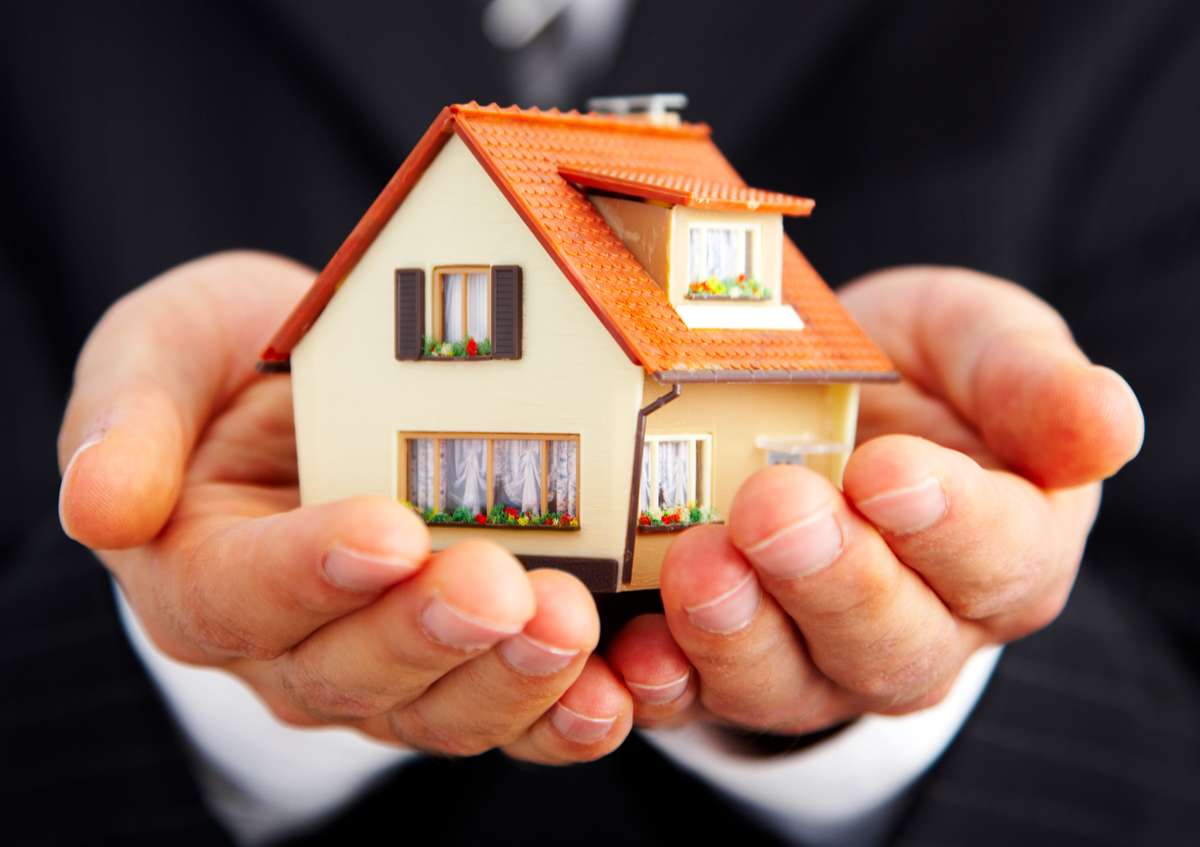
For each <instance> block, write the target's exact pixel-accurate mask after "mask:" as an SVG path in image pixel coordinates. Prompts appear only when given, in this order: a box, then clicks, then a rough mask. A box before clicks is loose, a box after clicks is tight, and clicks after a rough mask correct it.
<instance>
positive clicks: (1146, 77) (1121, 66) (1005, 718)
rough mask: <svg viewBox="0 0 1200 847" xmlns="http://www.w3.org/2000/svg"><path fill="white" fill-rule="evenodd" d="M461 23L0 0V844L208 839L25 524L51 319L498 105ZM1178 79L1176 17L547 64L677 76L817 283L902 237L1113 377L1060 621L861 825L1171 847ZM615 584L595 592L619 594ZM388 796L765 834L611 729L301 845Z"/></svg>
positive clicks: (608, 838)
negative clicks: (1111, 419) (447, 116)
mask: <svg viewBox="0 0 1200 847" xmlns="http://www.w3.org/2000/svg"><path fill="white" fill-rule="evenodd" d="M479 13H480V6H479V5H478V4H476V3H467V2H463V3H438V4H411V5H408V4H400V3H392V4H374V3H367V2H342V3H339V4H337V5H336V6H335V5H329V6H319V5H315V4H304V5H298V4H292V3H284V2H283V0H278V2H275V1H274V0H256V2H247V3H205V4H195V5H192V6H180V5H177V4H159V3H151V2H145V3H124V4H105V5H98V4H82V3H80V4H66V5H60V4H54V5H49V4H46V5H42V4H39V5H33V4H30V5H23V6H16V7H13V8H10V9H9V10H7V11H5V12H3V13H0V14H2V15H3V19H2V20H3V25H0V110H2V111H0V153H2V154H3V161H4V163H5V172H6V179H5V189H4V191H2V192H0V360H2V361H4V362H5V365H4V367H3V370H2V374H3V376H2V377H0V379H2V380H3V382H2V384H0V387H2V388H3V390H4V392H5V396H7V397H8V398H9V406H8V413H7V414H5V415H0V434H2V435H3V436H4V437H3V438H0V443H2V444H4V445H5V446H6V447H7V450H5V451H4V452H3V454H0V472H2V473H3V479H4V480H5V482H6V483H7V485H5V486H4V489H3V491H0V505H2V506H3V508H2V509H0V557H2V558H0V668H2V669H3V679H4V686H3V691H4V696H3V698H0V745H2V746H0V797H2V798H3V808H4V812H5V814H4V815H3V816H2V817H0V832H3V831H5V829H7V830H8V831H9V832H11V833H12V834H13V840H15V841H17V842H18V843H39V842H41V843H137V842H145V843H155V844H157V843H206V844H207V843H220V842H221V841H223V840H225V839H226V838H227V836H226V834H225V833H223V832H222V830H221V829H220V827H219V826H218V825H217V824H216V822H215V821H214V820H213V818H212V817H211V815H210V814H209V812H208V811H207V810H206V809H205V807H204V806H203V804H202V803H201V801H200V798H199V794H198V792H197V789H196V786H195V783H194V779H193V776H192V771H191V769H190V767H189V763H188V755H189V753H188V751H187V750H186V748H185V746H184V744H183V743H182V741H181V740H180V738H179V737H178V736H177V733H176V731H175V729H174V728H173V726H172V724H171V723H170V720H169V718H168V716H167V715H166V714H165V712H164V711H163V708H162V705H161V703H160V701H159V699H158V697H157V695H156V693H155V691H154V689H153V687H152V686H151V684H150V683H149V681H148V680H147V679H146V677H145V676H144V674H143V672H142V671H141V668H140V666H139V665H138V663H137V661H136V659H135V658H134V657H133V655H132V654H131V653H130V651H129V648H128V646H127V644H126V642H125V640H124V636H123V634H122V633H121V631H120V629H119V624H118V622H117V620H116V618H115V615H114V612H113V607H112V600H111V593H110V591H109V588H108V585H107V582H106V577H105V575H104V573H103V571H102V570H101V568H100V567H99V566H98V565H97V564H96V562H95V560H94V559H93V558H92V557H91V555H90V554H89V553H87V551H85V550H82V549H81V548H79V547H77V546H76V545H74V544H72V543H71V542H69V541H67V540H66V539H65V538H64V537H63V536H62V535H61V532H60V531H59V530H58V528H57V524H56V521H55V517H54V501H55V493H56V486H57V475H56V474H55V472H54V452H53V439H54V432H55V429H56V426H57V420H58V417H59V415H60V414H61V408H62V404H63V401H64V398H65V396H66V392H67V390H68V387H69V374H70V367H71V364H72V362H73V360H74V357H75V355H76V354H77V352H78V349H79V346H80V344H81V342H82V339H83V337H84V335H85V334H86V332H87V331H88V329H89V328H90V327H91V325H92V324H93V323H94V322H95V321H96V319H97V318H98V317H99V314H100V313H101V311H102V310H103V308H104V307H105V306H106V305H107V304H108V303H110V302H111V301H112V300H113V299H115V298H116V297H117V296H119V295H120V294H121V293H122V292H123V291H126V290H128V289H129V288H131V287H133V286H135V285H137V284H139V283H141V282H143V281H144V280H146V279H148V278H149V277H150V276H152V275H154V274H155V273H157V272H158V271H160V270H162V269H164V268H166V267H169V266H171V265H174V264H177V263H178V262H180V261H182V260H185V259H187V258H190V257H193V256H195V255H199V254H202V253H206V252H209V251H212V250H217V249H224V248H227V247H233V246H251V247H258V248H264V249H269V250H277V251H279V252H282V253H286V254H288V255H292V256H295V257H297V258H300V259H302V260H305V261H307V262H309V263H311V264H314V265H320V264H321V263H322V262H323V261H324V260H325V259H326V258H327V257H328V256H329V255H330V254H331V253H332V251H333V250H334V249H335V248H336V246H337V245H338V243H339V242H340V240H341V238H342V237H343V236H344V235H345V233H346V232H348V231H349V229H350V228H351V227H352V226H353V224H354V223H355V222H356V220H357V219H358V217H359V215H360V214H361V213H362V211H363V210H364V209H365V208H366V207H367V205H368V204H369V202H370V200H371V199H372V198H373V196H374V194H375V193H376V192H377V191H378V190H379V189H380V187H381V186H382V185H383V183H384V182H385V181H386V180H387V178H388V176H390V174H391V172H392V171H393V170H394V168H395V167H396V166H397V164H398V163H399V162H400V161H401V160H402V159H403V157H404V156H405V154H406V153H407V152H408V150H409V149H410V147H411V145H412V144H413V142H414V141H415V139H416V138H417V137H418V136H419V134H420V132H421V131H423V129H424V128H425V126H426V125H427V124H428V122H429V121H430V120H431V119H432V118H433V116H434V115H435V114H436V112H437V110H438V108H440V107H441V106H442V105H445V104H446V103H449V102H455V101H461V100H469V99H479V100H481V101H488V100H493V99H495V100H499V101H501V102H508V101H511V100H512V99H513V97H512V95H511V94H510V93H509V91H510V88H511V86H510V85H509V83H508V82H507V79H508V76H507V74H508V72H509V69H510V68H511V63H512V60H511V57H509V56H506V55H504V54H503V53H502V52H500V51H498V50H496V49H495V48H493V47H491V46H490V45H489V44H488V43H487V42H486V40H485V39H484V38H483V36H482V35H481V32H480V28H479V26H478V18H479ZM548 37H551V38H553V37H554V33H553V32H551V33H549V34H548ZM447 55H454V56H455V57H456V59H455V61H453V62H449V63H448V62H446V61H445V60H444V59H445V57H446V56H447ZM1197 84H1200V7H1197V6H1196V5H1195V4H1190V3H1187V2H1178V3H1167V2H1148V3H1139V4H1136V5H1135V4H1126V5H1122V6H1104V7H1101V6H1100V5H1099V4H1093V3H1079V4H1068V3H1056V4H1035V3H1028V4H1022V3H1016V4H1004V5H1002V6H997V7H995V8H990V7H989V8H982V7H979V6H974V5H972V6H970V7H968V6H966V5H965V4H959V3H954V2H928V3H921V4H915V5H913V6H903V5H897V4H893V3H882V2H867V0H857V1H856V2H851V0H842V2H827V3H825V2H821V3H819V2H812V3H805V4H786V5H785V4H756V3H740V4H733V5H731V4H728V3H715V2H712V3H709V2H692V3H689V4H687V5H686V7H683V11H682V12H681V11H680V8H678V7H673V6H672V5H671V4H666V3H649V2H643V3H640V4H638V5H637V6H636V8H635V10H634V14H633V18H632V20H631V21H630V23H629V25H628V31H627V34H626V37H625V39H624V41H623V44H622V47H621V49H620V52H619V54H618V56H617V59H616V61H615V63H614V64H613V65H612V66H611V67H608V68H606V69H603V70H602V71H601V72H598V73H597V74H596V75H593V77H591V78H587V79H584V80H582V81H581V83H580V89H581V90H580V92H579V93H580V95H581V96H582V94H583V93H584V91H583V89H585V88H586V89H587V93H613V92H639V91H645V90H685V91H687V92H688V93H689V94H690V95H691V97H692V107H691V109H690V110H689V116H693V117H695V118H697V119H703V120H707V121H709V122H710V123H712V124H713V125H714V128H715V136H716V140H717V142H718V143H719V144H720V145H721V147H722V149H723V150H724V151H725V152H726V153H727V155H729V157H730V158H731V159H732V160H733V162H734V163H735V165H737V166H738V167H739V168H740V169H741V170H742V172H743V174H744V175H745V176H746V178H747V179H748V181H749V182H751V184H760V185H767V186H769V187H771V188H778V189H780V190H785V191H792V192H795V193H800V194H805V195H809V196H814V197H816V198H817V200H818V207H817V208H818V212H817V214H816V215H815V216H814V217H813V218H811V219H809V220H803V221H800V222H798V223H796V224H795V226H791V225H789V226H790V230H791V232H792V235H793V236H794V237H795V238H796V239H797V241H798V243H799V244H800V246H801V247H802V249H804V250H805V251H806V253H807V254H808V256H809V257H810V258H811V259H812V261H813V263H814V264H815V265H816V266H817V268H819V269H820V270H821V271H822V272H823V273H824V274H825V275H826V277H827V278H829V279H830V280H831V281H834V282H837V281H840V280H843V279H846V278H848V277H850V276H852V275H854V274H856V273H859V272H862V271H866V270H868V269H870V268H873V267H878V266H881V265H888V264H896V263H901V262H912V261H920V262H945V263H958V264H964V265H968V266H971V267H976V268H980V269H982V270H985V271H990V272H993V273H996V274H999V275H1002V276H1006V277H1010V278H1013V279H1016V280H1018V281H1020V282H1022V283H1023V284H1026V285H1027V286H1028V287H1030V288H1031V289H1032V290H1034V291H1035V292H1037V293H1038V294H1040V295H1041V296H1043V297H1045V298H1047V299H1048V300H1050V302H1051V303H1053V304H1054V305H1055V306H1056V307H1058V308H1059V309H1060V310H1062V311H1063V313H1064V314H1065V315H1066V317H1067V319H1068V321H1069V322H1070V323H1071V325H1072V326H1073V328H1074V329H1075V331H1076V333H1077V336H1078V338H1079V340H1080V343H1081V345H1082V346H1083V347H1084V349H1085V350H1086V351H1088V352H1089V353H1090V354H1091V355H1092V356H1093V357H1094V358H1095V359H1097V360H1098V361H1101V362H1103V363H1105V364H1109V365H1112V366H1114V367H1116V368H1117V369H1118V370H1120V371H1122V372H1123V373H1125V374H1127V375H1128V376H1129V378H1130V380H1131V382H1132V383H1133V385H1134V386H1135V388H1136V389H1137V390H1138V392H1139V394H1140V396H1141V398H1142V400H1143V403H1144V406H1145V408H1146V413H1147V419H1148V433H1149V434H1148V439H1147V443H1146V447H1145V450H1144V452H1143V455H1142V456H1141V457H1140V458H1139V459H1138V460H1137V462H1135V463H1134V464H1133V465H1132V466H1130V467H1129V468H1128V469H1126V470H1125V471H1123V472H1122V473H1121V474H1120V475H1119V476H1118V477H1117V478H1116V479H1115V480H1114V481H1113V482H1112V483H1110V484H1109V486H1108V487H1107V489H1106V496H1105V501H1106V502H1105V505H1104V509H1103V512H1102V516H1101V519H1100V522H1099V524H1098V526H1097V529H1096V532H1095V534H1094V536H1093V539H1092V543H1091V544H1090V546H1089V550H1088V554H1087V561H1086V563H1085V565H1084V569H1083V572H1082V574H1081V577H1080V581H1079V584H1078V586H1077V588H1076V591H1075V593H1074V595H1073V598H1072V600H1071V602H1070V604H1069V605H1068V607H1067V610H1066V612H1065V613H1064V615H1063V617H1062V619H1061V620H1059V621H1058V622H1057V623H1055V624H1054V625H1053V626H1052V627H1050V628H1049V629H1048V630H1047V631H1045V632H1043V633H1040V634H1038V635H1036V636H1033V637H1031V638H1029V639H1026V640H1024V641H1022V642H1020V643H1018V644H1016V645H1013V646H1012V647H1011V648H1009V650H1008V651H1007V653H1006V654H1005V657H1004V658H1003V659H1002V661H1001V663H1000V665H999V667H998V670H997V672H996V676H995V678H994V679H993V682H992V684H991V685H990V687H989V688H988V691H987V692H986V694H985V695H984V698H983V700H982V702H981V704H980V705H979V707H978V709H977V710H976V712H975V713H974V715H973V716H972V718H971V719H970V721H969V722H968V724H967V726H966V728H965V729H964V731H963V733H962V735H961V736H960V737H959V739H958V740H957V741H956V742H955V743H954V745H953V746H952V747H951V749H950V750H949V752H948V753H947V754H946V755H945V756H944V757H943V758H942V760H941V761H940V762H939V763H938V764H937V765H936V767H935V768H934V769H933V770H932V772H931V774H930V775H929V776H928V778H927V779H926V780H925V781H924V782H923V784H922V785H921V786H920V787H919V789H918V790H917V791H916V792H915V793H914V795H913V798H912V800H911V803H910V805H909V807H908V808H907V810H906V813H905V815H904V816H903V818H902V820H901V822H900V824H899V826H898V828H897V831H896V832H895V833H894V840H895V841H896V842H898V843H905V844H907V843H911V844H961V843H966V842H971V843H982V844H991V843H996V844H1001V843H1004V844H1010V843H1013V842H1015V841H1018V840H1022V839H1023V840H1025V841H1026V842H1029V843H1056V844H1057V843H1098V844H1104V843H1112V844H1128V843H1144V844H1160V843H1172V842H1180V841H1187V840H1191V839H1192V838H1194V837H1195V832H1196V829H1197V824H1196V821H1195V809H1196V806H1197V801H1198V800H1200V797H1198V794H1197V789H1196V786H1197V785H1198V784H1200V719H1198V717H1197V716H1198V715H1200V709H1198V708H1197V707H1198V706H1200V703H1198V699H1197V682H1196V680H1197V659H1196V648H1197V645H1198V644H1200V624H1198V620H1200V618H1198V617H1197V615H1196V612H1195V609H1196V608H1197V602H1198V601H1200V578H1198V576H1197V570H1196V563H1197V558H1198V556H1197V554H1198V553H1200V530H1198V529H1197V522H1196V520H1195V518H1194V517H1193V514H1192V509H1193V508H1194V507H1195V505H1196V504H1197V503H1200V499H1198V498H1197V497H1196V495H1195V493H1194V490H1193V487H1192V486H1193V484H1194V481H1195V480H1197V479H1200V460H1198V458H1197V452H1196V448H1195V441H1194V440H1193V439H1192V438H1191V437H1190V436H1191V435H1192V432H1193V431H1194V429H1195V421H1196V420H1197V418H1198V416H1200V391H1198V390H1197V388H1196V385H1195V380H1196V376H1195V375H1196V374H1197V373H1200V347H1198V346H1197V345H1196V344H1195V342H1194V340H1193V335H1194V327H1195V324H1196V321H1197V318H1200V308H1197V307H1198V306H1200V295H1198V294H1197V286H1196V280H1197V279H1198V278H1200V169H1198V168H1197V167H1196V161H1195V160H1196V155H1195V154H1196V151H1197V150H1198V149H1200V109H1198V107H1197V105H1196V104H1197V99H1196V86H1197ZM272 329H273V327H264V328H263V332H264V338H265V337H266V335H267V334H269V332H270V331H271V330H272ZM618 601H619V603H621V604H625V605H624V606H622V607H621V608H612V609H608V611H609V612H611V613H613V614H620V613H622V612H625V613H627V612H628V611H629V609H628V604H629V603H630V602H641V603H644V602H647V599H646V598H641V599H640V600H638V601H629V600H628V599H626V598H614V599H613V600H611V601H609V602H608V604H607V605H609V606H613V605H615V604H617V602H618ZM797 790H803V787H802V786H798V787H797ZM414 809H419V810H420V813H427V812H428V813H436V814H437V816H438V820H439V821H440V822H441V823H442V826H443V827H444V830H443V832H444V837H443V838H442V839H441V840H443V841H445V842H447V843H479V842H481V841H501V842H506V841H531V840H535V839H536V840H539V841H550V842H554V841H565V840H570V841H583V842H593V843H605V844H611V843H613V842H614V841H617V842H620V843H626V842H632V843H657V842H660V841H673V840H679V839H682V838H685V837H693V838H696V839H707V838H711V837H715V836H721V835H726V836H728V837H739V836H740V837H742V838H743V839H746V838H749V837H750V836H757V837H758V838H761V839H764V840H767V839H769V838H770V837H771V836H770V834H769V833H767V832H766V831H764V830H761V829H760V828H759V827H758V826H757V825H756V824H755V823H754V822H753V821H751V820H749V819H748V818H746V817H745V815H744V814H742V812H741V811H740V810H738V809H736V808H734V807H732V806H730V805H728V804H727V803H725V802H724V801H722V800H721V799H720V798H718V797H714V796H712V795H711V792H708V791H707V790H706V789H705V788H704V787H702V786H700V785H698V784H696V783H695V782H694V781H693V780H691V779H690V778H689V777H688V776H686V775H685V774H682V773H680V772H678V771H676V770H675V769H674V768H673V767H672V766H671V765H670V764H668V763H667V762H666V761H664V760H662V759H661V758H660V757H658V756H657V754H656V753H654V752H653V751H651V750H650V749H649V748H648V747H646V746H645V745H643V744H641V743H639V742H637V741H636V739H635V740H633V741H631V742H630V743H629V744H627V745H626V746H625V747H624V748H623V749H622V750H621V751H619V752H618V753H616V754H615V755H613V756H611V757H609V758H608V759H605V760H603V761H601V762H598V763H595V764H592V765H587V766H579V767H574V768H570V769H567V770H565V771H551V770H545V769H541V768H533V767H527V766H521V765H516V764H513V763H510V762H507V761H506V760H504V759H503V758H502V757H499V756H484V757H481V758H479V759H475V760H470V761H463V762H446V761H438V760H427V761H424V762H422V763H420V764H416V765H413V766H410V767H407V768H404V769H402V770H401V771H399V772H398V773H397V774H396V775H395V777H394V779H393V780H392V781H391V782H389V783H387V784H386V785H383V786H381V787H379V788H378V789H377V790H376V791H374V792H373V793H372V794H371V795H370V796H368V797H366V798H364V799H363V800H362V802H361V803H359V804H358V805H357V806H356V807H355V809H353V810H351V811H350V812H348V813H346V814H345V815H343V816H341V817H339V818H338V819H337V820H334V821H331V822H329V824H328V825H327V828H326V829H325V830H323V832H322V833H320V834H318V835H314V836H313V838H314V839H315V838H318V837H323V838H325V839H333V838H334V837H341V838H347V837H353V836H359V837H366V835H368V834H378V833H389V834H390V833H395V836H394V837H404V836H405V835H409V834H410V833H412V832H413V828H414V820H415V818H416V815H417V814H418V812H416V811H413V810H414ZM0 837H2V836H0Z"/></svg>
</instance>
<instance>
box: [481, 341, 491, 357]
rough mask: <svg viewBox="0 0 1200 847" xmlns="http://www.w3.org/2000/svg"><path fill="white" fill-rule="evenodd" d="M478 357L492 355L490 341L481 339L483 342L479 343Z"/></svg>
mask: <svg viewBox="0 0 1200 847" xmlns="http://www.w3.org/2000/svg"><path fill="white" fill-rule="evenodd" d="M479 355H480V356H490V355H492V339H490V338H485V339H483V341H480V342H479Z"/></svg>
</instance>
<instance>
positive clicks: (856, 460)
mask: <svg viewBox="0 0 1200 847" xmlns="http://www.w3.org/2000/svg"><path fill="white" fill-rule="evenodd" d="M844 485H845V491H846V496H847V497H849V498H850V499H851V500H852V501H853V502H854V504H855V506H856V507H857V508H858V510H859V512H861V513H862V514H863V515H864V516H866V518H867V519H868V520H869V521H871V523H872V524H873V525H874V526H875V527H876V528H877V529H878V530H879V531H880V532H881V533H882V534H883V536H884V538H885V539H886V541H887V543H888V546H889V547H891V549H892V551H893V552H894V553H895V554H896V556H897V557H898V558H899V559H900V560H901V561H902V562H904V564H906V565H907V566H908V567H910V568H912V569H913V570H915V571H917V572H918V573H920V574H921V576H922V577H923V578H924V579H925V581H926V582H927V583H928V584H929V585H930V586H931V587H932V588H933V589H934V591H936V592H937V594H938V596H939V597H941V599H942V600H943V602H945V603H946V605H947V606H949V608H950V609H951V610H952V611H953V612H954V613H955V614H956V615H959V616H960V617H964V618H967V619H970V620H975V621H989V620H990V619H993V618H997V617H999V616H1008V615H1012V614H1013V613H1016V612H1018V611H1025V612H1026V614H1025V615H1024V616H1023V617H1027V618H1028V620H1027V623H1028V625H1029V630H1026V631H1025V632H1020V633H1011V635H1012V637H1016V636H1017V635H1018V634H1019V635H1025V634H1027V633H1028V631H1031V630H1032V629H1035V628H1040V627H1041V626H1045V625H1046V624H1047V623H1049V622H1050V620H1051V619H1053V617H1055V616H1056V615H1057V614H1058V612H1059V611H1060V610H1061V609H1062V607H1063V605H1064V604H1065V603H1066V599H1067V593H1068V592H1069V590H1070V586H1071V583H1072V581H1073V579H1074V573H1075V570H1076V567H1077V566H1078V563H1079V558H1078V557H1079V554H1080V553H1081V550H1080V549H1079V545H1078V543H1077V542H1076V539H1081V538H1083V537H1086V535H1087V532H1088V529H1089V528H1090V524H1091V518H1092V515H1094V513H1095V505H1096V493H1097V487H1096V486H1094V485H1093V486H1089V487H1087V488H1081V489H1072V490H1069V491H1064V492H1062V496H1061V497H1060V498H1058V500H1057V501H1054V502H1052V501H1050V500H1047V498H1046V496H1045V495H1044V494H1043V493H1042V492H1041V491H1040V490H1039V489H1038V488H1036V487H1035V486H1034V485H1032V484H1031V483H1029V482H1028V481H1027V480H1025V479H1023V478H1021V477H1019V476H1016V475H1014V474H1010V473H1006V472H1002V471H988V470H984V469H983V468H981V467H979V465H977V464H976V463H975V462H974V461H972V460H971V459H970V458H968V457H966V456H964V455H962V454H961V453H957V452H955V451H953V450H947V449H945V448H944V447H941V446H939V445H936V444H933V443H930V442H928V441H925V440H923V439H920V438H913V437H911V436H903V435H893V436H885V437H883V438H879V439H876V440H874V441H870V442H868V443H866V444H864V445H862V446H861V447H859V448H858V449H857V450H856V451H855V452H854V454H853V455H852V456H851V457H850V461H849V462H848V464H847V467H846V473H845V480H844ZM1070 500H1074V501H1078V503H1079V505H1080V506H1081V507H1082V508H1073V507H1072V505H1073V504H1070V503H1068V502H1067V501H1070ZM1054 503H1057V504H1058V505H1054ZM1089 504H1090V506H1091V508H1090V509H1089V508H1087V506H1088V505H1089Z"/></svg>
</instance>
